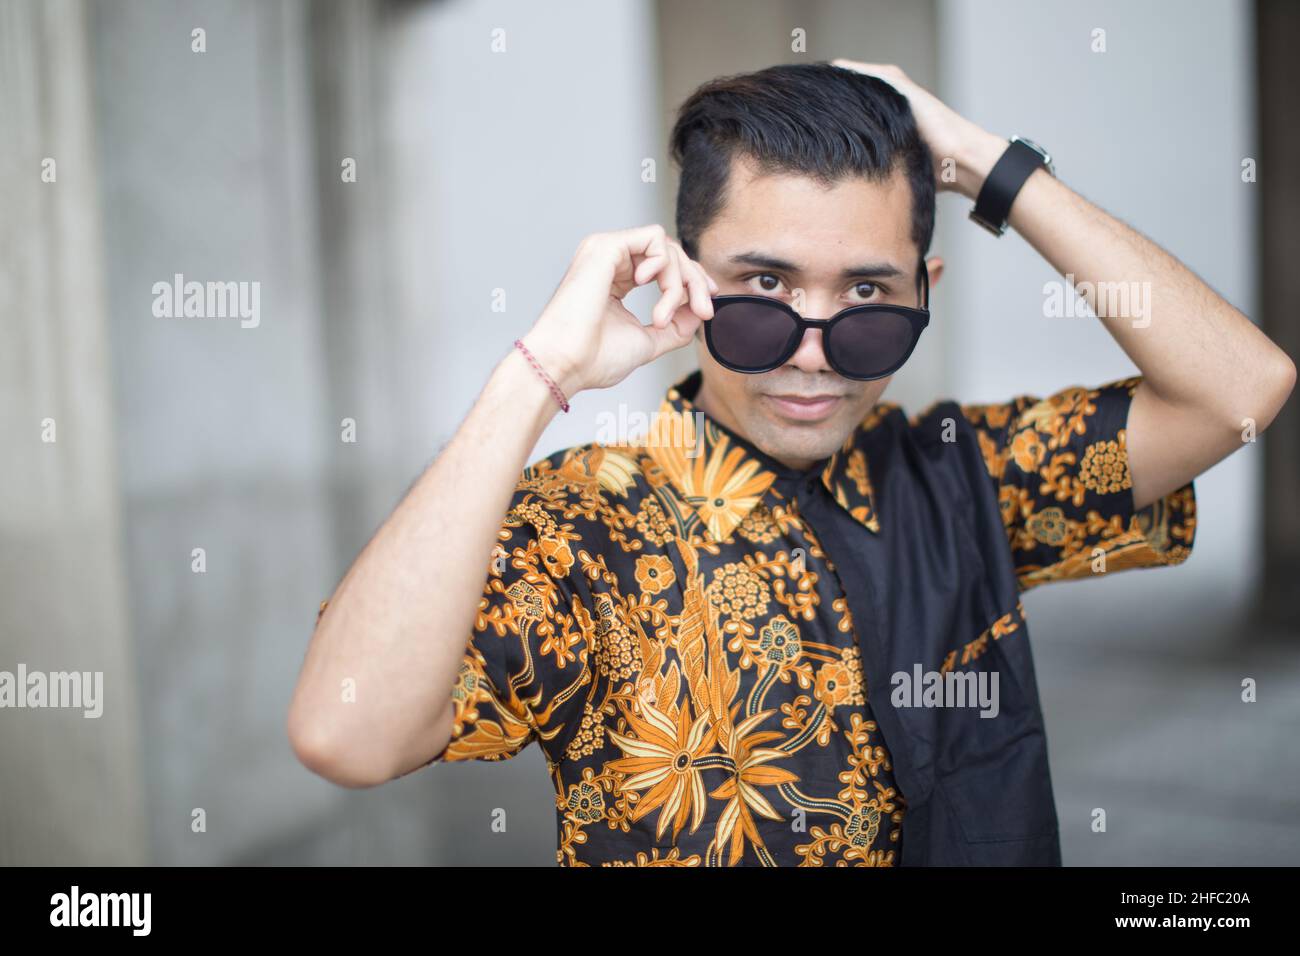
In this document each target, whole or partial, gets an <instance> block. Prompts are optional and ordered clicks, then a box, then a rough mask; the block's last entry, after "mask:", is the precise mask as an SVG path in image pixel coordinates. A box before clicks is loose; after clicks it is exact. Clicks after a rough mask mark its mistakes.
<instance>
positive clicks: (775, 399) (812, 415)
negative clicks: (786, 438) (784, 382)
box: [763, 395, 843, 422]
mask: <svg viewBox="0 0 1300 956" xmlns="http://www.w3.org/2000/svg"><path fill="white" fill-rule="evenodd" d="M763 398H764V399H765V400H766V401H768V402H769V403H770V404H771V405H772V407H773V408H775V409H776V411H777V412H779V413H780V414H781V415H782V416H783V417H785V418H790V419H794V420H796V421H801V422H815V421H821V420H822V419H823V418H826V417H827V416H828V415H830V414H831V412H833V411H834V410H835V408H836V407H837V406H838V405H839V403H840V402H841V401H843V396H842V395H764V396H763Z"/></svg>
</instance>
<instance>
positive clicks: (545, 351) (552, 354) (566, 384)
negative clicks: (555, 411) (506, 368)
mask: <svg viewBox="0 0 1300 956" xmlns="http://www.w3.org/2000/svg"><path fill="white" fill-rule="evenodd" d="M519 341H520V342H522V343H523V346H524V348H526V349H527V350H528V351H529V353H531V355H532V358H533V362H536V363H537V365H539V366H541V371H540V372H539V371H538V370H537V368H534V367H532V366H533V362H528V361H527V358H526V357H525V356H524V355H523V353H522V352H520V357H522V358H524V359H525V362H526V364H527V365H528V366H529V367H530V368H529V371H531V372H532V374H533V376H534V377H535V378H536V379H537V380H538V381H539V382H541V383H542V384H543V385H546V386H547V389H548V391H549V390H550V384H551V383H554V385H555V387H556V388H558V389H559V390H560V393H561V394H562V395H563V396H564V400H565V401H572V400H573V398H574V396H576V395H577V394H578V392H580V391H582V387H583V386H582V382H581V379H580V372H581V369H580V368H579V367H578V366H577V364H576V363H575V362H574V361H573V360H572V359H570V358H568V357H567V356H566V355H565V354H564V352H563V351H561V350H560V349H557V348H555V347H553V346H552V345H551V344H550V342H548V341H547V340H546V338H545V337H544V336H540V335H537V334H536V331H535V330H533V331H529V332H528V334H527V335H524V336H521V337H520V339H519ZM515 351H516V352H519V349H518V348H516V349H515ZM547 379H550V382H547V381H546V380H547ZM555 400H556V401H557V403H558V401H559V396H555Z"/></svg>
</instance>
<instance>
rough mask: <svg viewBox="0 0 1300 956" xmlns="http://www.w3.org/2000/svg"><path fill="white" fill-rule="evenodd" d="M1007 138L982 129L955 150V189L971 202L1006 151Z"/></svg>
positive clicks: (976, 196)
mask: <svg viewBox="0 0 1300 956" xmlns="http://www.w3.org/2000/svg"><path fill="white" fill-rule="evenodd" d="M1008 143H1009V140H1006V139H1004V138H1003V137H1001V136H995V135H994V134H992V133H989V132H987V131H985V130H982V129H977V130H976V132H975V133H974V134H973V135H971V136H970V137H968V138H967V139H966V141H965V142H964V143H963V145H962V148H961V149H960V150H958V152H957V156H956V159H957V181H956V184H955V189H956V191H957V192H959V193H961V195H963V196H965V197H966V198H967V199H969V200H971V201H972V202H973V201H974V200H975V199H976V198H978V196H979V194H980V189H981V188H982V187H983V186H984V180H985V179H987V178H988V175H989V173H990V172H991V171H992V170H993V167H994V166H995V165H996V164H997V161H998V160H999V159H1000V158H1001V157H1002V154H1003V153H1004V152H1006V149H1007V145H1008Z"/></svg>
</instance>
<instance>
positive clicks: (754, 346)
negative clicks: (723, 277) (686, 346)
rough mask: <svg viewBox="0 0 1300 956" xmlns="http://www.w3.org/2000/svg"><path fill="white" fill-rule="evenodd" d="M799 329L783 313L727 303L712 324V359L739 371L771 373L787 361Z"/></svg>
mask: <svg viewBox="0 0 1300 956" xmlns="http://www.w3.org/2000/svg"><path fill="white" fill-rule="evenodd" d="M796 331H797V328H796V326H795V322H794V319H792V318H791V317H790V316H789V315H788V314H786V313H785V312H783V311H782V310H781V309H779V308H777V307H776V306H772V305H764V304H763V303H761V302H728V303H724V304H723V305H720V306H718V307H717V308H716V309H715V310H714V314H713V318H712V319H710V320H709V335H710V339H709V341H710V343H711V345H712V352H713V357H714V358H716V359H717V360H718V361H719V362H721V363H722V364H723V365H726V366H728V367H730V368H736V369H740V370H742V371H744V370H748V369H768V368H771V367H773V366H775V365H777V364H779V363H780V362H782V361H784V359H785V358H786V355H785V352H786V350H787V349H788V348H789V347H790V339H791V338H792V337H793V336H794V334H795V332H796Z"/></svg>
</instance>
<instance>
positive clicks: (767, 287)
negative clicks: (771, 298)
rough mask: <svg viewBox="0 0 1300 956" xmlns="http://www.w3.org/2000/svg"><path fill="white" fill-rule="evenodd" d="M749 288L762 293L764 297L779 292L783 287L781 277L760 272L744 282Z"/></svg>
mask: <svg viewBox="0 0 1300 956" xmlns="http://www.w3.org/2000/svg"><path fill="white" fill-rule="evenodd" d="M745 281H746V282H748V283H749V284H750V287H751V288H752V289H754V291H756V292H762V293H763V294H765V295H772V294H774V293H776V292H779V291H780V290H781V287H782V286H784V285H785V283H784V282H782V281H781V277H780V276H777V275H773V274H772V273H771V272H760V273H759V274H758V275H753V276H750V277H749V278H748V279H746V280H745Z"/></svg>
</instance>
